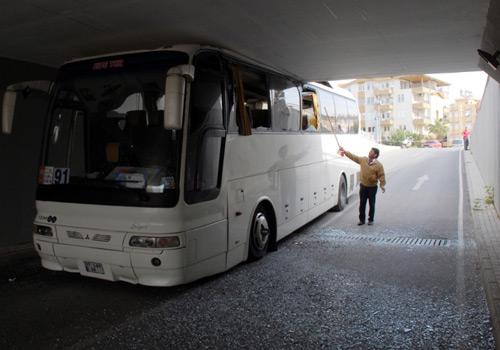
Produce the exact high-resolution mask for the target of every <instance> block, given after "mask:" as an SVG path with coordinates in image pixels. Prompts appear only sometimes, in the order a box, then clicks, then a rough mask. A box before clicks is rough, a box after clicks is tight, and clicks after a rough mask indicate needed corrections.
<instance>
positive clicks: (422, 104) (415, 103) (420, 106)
mask: <svg viewBox="0 0 500 350" xmlns="http://www.w3.org/2000/svg"><path fill="white" fill-rule="evenodd" d="M413 108H415V109H430V108H431V104H430V103H429V102H426V101H424V100H420V101H419V100H417V101H413Z"/></svg>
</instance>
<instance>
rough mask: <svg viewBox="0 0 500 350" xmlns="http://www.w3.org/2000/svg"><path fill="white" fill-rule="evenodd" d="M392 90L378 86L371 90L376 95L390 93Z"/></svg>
mask: <svg viewBox="0 0 500 350" xmlns="http://www.w3.org/2000/svg"><path fill="white" fill-rule="evenodd" d="M392 92H393V91H392V88H378V89H374V90H373V93H374V94H375V95H376V96H383V95H392Z"/></svg>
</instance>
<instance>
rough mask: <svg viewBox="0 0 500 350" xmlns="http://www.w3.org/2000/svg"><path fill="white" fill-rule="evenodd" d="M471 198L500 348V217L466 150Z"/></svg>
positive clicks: (497, 342) (489, 302)
mask: <svg viewBox="0 0 500 350" xmlns="http://www.w3.org/2000/svg"><path fill="white" fill-rule="evenodd" d="M464 167H465V171H466V174H467V185H468V189H469V199H470V206H471V209H472V210H471V211H472V218H473V221H474V236H475V238H476V242H477V244H478V248H479V249H478V255H479V263H480V269H481V280H482V283H483V287H484V290H485V293H486V301H487V304H488V309H489V311H490V318H491V324H492V326H493V335H494V336H495V344H496V349H499V350H500V218H499V217H498V215H497V212H496V210H495V207H493V205H486V204H485V203H484V198H485V194H486V193H485V183H484V180H483V178H482V176H481V173H480V172H479V169H478V167H477V165H476V163H475V161H474V158H473V156H472V154H471V152H470V151H469V152H464Z"/></svg>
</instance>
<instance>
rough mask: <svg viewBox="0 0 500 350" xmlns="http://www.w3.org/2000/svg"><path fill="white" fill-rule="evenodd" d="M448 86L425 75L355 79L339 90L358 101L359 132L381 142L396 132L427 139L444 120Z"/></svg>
mask: <svg viewBox="0 0 500 350" xmlns="http://www.w3.org/2000/svg"><path fill="white" fill-rule="evenodd" d="M448 86H449V84H448V83H446V82H444V81H441V80H439V79H435V78H432V77H430V76H428V75H406V76H396V77H382V78H371V79H356V80H354V81H352V82H349V83H347V84H342V85H341V87H343V88H345V89H347V90H349V91H350V92H351V93H352V94H353V95H354V96H355V97H357V99H358V104H359V110H360V113H361V130H362V131H364V132H365V133H366V134H367V135H370V136H372V137H373V138H374V139H375V140H376V141H379V142H380V141H383V140H385V139H387V138H389V136H390V135H391V134H392V133H393V132H394V131H395V130H397V129H402V130H408V131H411V132H416V133H419V134H422V135H427V134H428V131H427V129H426V126H428V125H430V124H433V123H434V121H435V120H436V119H437V118H443V117H444V106H445V105H446V97H447V91H446V90H447V87H448Z"/></svg>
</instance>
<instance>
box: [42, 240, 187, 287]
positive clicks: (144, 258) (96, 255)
mask: <svg viewBox="0 0 500 350" xmlns="http://www.w3.org/2000/svg"><path fill="white" fill-rule="evenodd" d="M34 245H35V249H36V250H37V252H38V254H39V255H40V258H41V263H42V266H43V267H44V268H46V269H49V270H54V271H68V272H74V273H80V274H81V275H83V276H88V277H94V278H100V279H104V280H108V281H124V282H129V283H133V284H142V285H147V286H174V285H179V284H183V283H187V282H189V281H188V280H187V278H186V268H185V267H184V266H185V264H184V262H185V256H186V253H185V249H176V250H168V251H167V250H161V251H155V252H145V251H140V250H139V251H135V250H130V251H114V250H106V249H98V248H91V247H81V246H71V245H65V244H59V243H53V242H46V241H43V240H39V239H36V238H35V240H34Z"/></svg>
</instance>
